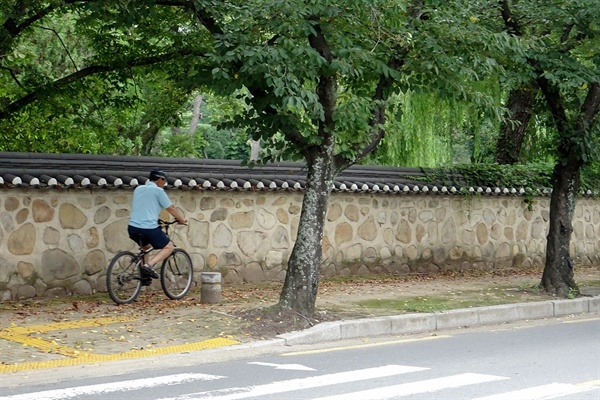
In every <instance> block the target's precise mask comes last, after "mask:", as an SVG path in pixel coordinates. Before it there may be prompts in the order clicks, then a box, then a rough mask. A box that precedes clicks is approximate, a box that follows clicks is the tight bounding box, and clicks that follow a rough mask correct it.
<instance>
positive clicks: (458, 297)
mask: <svg viewBox="0 0 600 400" xmlns="http://www.w3.org/2000/svg"><path fill="white" fill-rule="evenodd" d="M549 298H552V297H551V296H548V295H546V294H544V293H543V292H541V291H540V290H539V289H538V288H537V287H529V288H514V287H495V288H487V289H483V290H465V291H461V292H448V293H443V294H437V295H433V296H427V297H424V296H417V297H398V298H395V299H369V300H362V301H359V302H356V303H355V304H356V305H358V306H360V307H362V308H366V309H371V310H378V311H379V312H382V311H389V312H396V313H397V312H429V313H430V312H439V311H445V310H453V309H457V308H470V307H484V306H495V305H500V304H511V303H521V302H528V301H542V300H548V299H549Z"/></svg>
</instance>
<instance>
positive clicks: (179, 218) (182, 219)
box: [166, 204, 187, 224]
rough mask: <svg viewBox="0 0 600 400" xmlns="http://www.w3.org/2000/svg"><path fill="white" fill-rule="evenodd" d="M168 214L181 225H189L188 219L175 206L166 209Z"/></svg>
mask: <svg viewBox="0 0 600 400" xmlns="http://www.w3.org/2000/svg"><path fill="white" fill-rule="evenodd" d="M166 210H167V212H168V213H169V214H171V215H172V216H173V217H174V218H175V219H176V220H177V222H179V223H180V224H185V223H187V219H186V218H185V217H184V216H183V214H182V213H180V212H179V210H178V209H177V208H175V205H173V204H171V205H170V206H169V207H167V208H166Z"/></svg>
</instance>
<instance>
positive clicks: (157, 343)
mask: <svg viewBox="0 0 600 400" xmlns="http://www.w3.org/2000/svg"><path fill="white" fill-rule="evenodd" d="M540 278H541V271H519V272H515V271H505V272H502V273H481V272H479V273H477V272H470V273H464V274H447V275H415V276H362V277H358V276H356V277H340V278H336V279H329V280H325V281H323V282H321V284H320V287H319V294H318V297H317V310H318V312H317V313H316V314H315V316H314V317H312V318H306V317H304V316H301V315H298V314H296V313H289V312H288V313H278V312H272V309H271V306H273V305H275V304H276V303H277V300H278V297H279V293H280V290H281V284H280V283H261V284H245V285H226V286H223V288H222V303H221V304H202V303H201V302H200V298H199V297H200V294H199V291H194V292H191V293H190V294H189V295H188V296H187V297H186V298H185V299H183V300H181V301H171V300H168V299H167V298H166V296H165V295H164V294H163V293H162V292H161V291H160V288H148V289H149V290H145V291H144V292H143V293H142V294H141V295H140V297H139V299H138V301H137V302H136V303H134V304H131V305H125V306H117V305H115V304H113V303H112V301H111V300H110V298H109V297H108V295H107V294H105V293H100V294H97V295H94V296H91V297H68V298H57V299H35V300H28V301H20V302H8V303H0V317H1V318H0V333H1V331H2V330H3V329H4V330H6V329H7V328H14V327H31V326H34V327H35V326H39V327H42V326H43V325H44V324H50V323H53V324H56V323H65V324H66V325H68V324H72V323H73V322H74V321H85V320H89V319H94V318H105V319H110V318H112V319H118V320H119V321H120V322H119V323H114V324H112V325H106V326H100V327H89V326H87V327H86V326H82V327H79V326H76V327H73V326H70V327H69V329H66V328H65V329H58V330H57V329H55V330H53V331H49V330H45V329H44V328H43V327H42V328H39V329H37V330H33V331H32V332H29V333H28V334H29V335H32V336H34V337H37V338H39V339H41V340H45V341H50V342H52V343H55V344H56V343H57V344H60V345H63V346H66V347H69V348H75V349H78V350H81V351H90V352H94V353H101V354H106V353H111V352H116V351H121V352H122V351H129V350H139V349H149V348H153V347H154V348H156V347H161V346H167V345H176V344H182V343H190V342H194V341H198V340H204V339H210V338H232V339H234V340H236V341H239V342H249V341H255V340H260V339H266V338H272V337H274V336H276V335H278V334H281V333H284V332H289V331H293V330H299V329H304V328H307V327H310V326H312V325H314V324H317V323H319V322H323V321H331V320H339V319H353V318H364V317H370V316H381V315H394V314H402V313H407V312H433V311H442V310H446V309H454V308H466V307H474V306H486V305H495V304H506V303H517V302H525V301H540V300H545V299H551V298H552V297H551V296H548V295H546V294H544V293H542V292H540V290H539V289H537V285H538V284H539V281H540ZM576 281H577V282H578V284H579V285H580V288H581V289H582V291H583V293H584V294H586V293H587V294H591V295H599V294H600V266H595V267H586V268H578V269H577V270H576ZM53 326H55V325H53ZM2 346H3V347H2V358H3V359H4V358H5V356H6V361H5V360H2V362H6V363H18V362H24V361H31V360H30V359H28V357H36V355H35V353H31V354H28V353H27V352H26V351H25V352H24V350H23V349H22V348H19V349H17V347H16V346H19V345H18V344H11V343H8V342H7V344H3V345H2ZM11 346H15V348H14V349H13V347H11ZM21 347H22V346H21ZM13 350H14V351H13Z"/></svg>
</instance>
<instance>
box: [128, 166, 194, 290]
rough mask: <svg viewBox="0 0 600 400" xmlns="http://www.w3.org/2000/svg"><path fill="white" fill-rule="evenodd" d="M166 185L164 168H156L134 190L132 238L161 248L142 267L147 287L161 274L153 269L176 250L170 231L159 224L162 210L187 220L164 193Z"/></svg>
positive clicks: (145, 245)
mask: <svg viewBox="0 0 600 400" xmlns="http://www.w3.org/2000/svg"><path fill="white" fill-rule="evenodd" d="M166 184H167V176H166V175H165V173H164V172H163V171H161V170H153V171H151V172H150V177H149V180H148V181H147V182H146V184H145V185H142V186H138V187H137V188H135V190H134V191H133V201H132V204H131V216H130V217H129V225H128V226H127V232H128V233H129V237H130V238H131V239H132V240H133V241H135V242H136V243H138V244H139V245H140V246H141V247H142V248H143V249H144V250H148V249H149V248H150V247H152V248H155V249H160V251H159V252H158V253H156V254H155V255H154V256H153V257H152V258H151V259H150V260H147V261H146V263H145V264H144V266H143V267H142V276H141V281H142V284H143V285H145V286H149V285H150V284H151V283H152V278H154V279H157V278H158V274H157V273H156V272H155V271H154V269H153V268H154V266H155V265H156V264H157V263H160V262H161V261H163V260H164V259H166V258H167V257H169V256H170V255H171V253H172V252H173V249H174V246H173V243H172V242H171V241H170V239H169V237H168V236H167V234H166V233H165V232H163V230H162V229H161V228H160V227H159V226H158V219H159V216H160V212H161V211H162V209H163V208H164V209H166V211H167V212H168V213H169V214H171V215H172V216H173V217H174V218H175V219H176V220H177V222H178V223H179V224H185V223H187V219H186V218H185V217H184V216H183V214H181V213H180V212H179V210H177V208H175V206H174V205H173V203H172V202H171V200H170V199H169V196H167V194H166V193H165V191H164V189H163V187H164V186H166Z"/></svg>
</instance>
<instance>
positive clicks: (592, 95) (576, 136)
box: [537, 74, 600, 297]
mask: <svg viewBox="0 0 600 400" xmlns="http://www.w3.org/2000/svg"><path fill="white" fill-rule="evenodd" d="M537 81H538V83H539V86H540V89H541V90H542V93H543V94H544V97H545V98H546V101H547V103H548V106H549V108H550V110H551V111H552V116H553V118H554V121H555V124H556V128H557V130H558V132H559V134H560V136H561V138H562V140H561V143H560V144H559V146H558V156H559V158H558V162H557V163H556V166H555V167H554V172H553V174H552V197H551V200H550V222H549V231H548V240H547V244H546V265H545V267H544V273H543V275H542V282H541V285H542V287H543V288H544V289H545V290H547V291H548V292H550V293H554V294H556V295H558V296H561V297H567V296H568V295H571V294H572V295H578V294H579V288H578V287H577V285H576V284H575V280H574V277H573V260H572V259H571V254H570V244H571V233H572V232H573V226H572V225H571V221H572V220H573V211H574V210H575V196H576V195H577V192H578V190H579V185H580V171H581V167H582V166H583V165H584V163H585V160H586V159H589V158H588V157H586V153H587V152H588V151H589V149H586V148H585V146H582V145H581V144H582V143H586V142H591V135H592V130H593V129H594V128H593V127H594V119H595V117H596V114H597V113H598V108H599V107H600V82H593V83H592V84H591V85H590V87H589V89H588V94H587V96H586V98H585V100H584V102H583V104H582V106H581V109H580V113H579V115H578V116H577V118H576V120H574V121H573V122H572V123H571V124H570V125H569V123H568V120H567V113H566V112H565V109H564V107H563V106H562V98H561V96H560V92H559V90H558V88H556V87H554V86H552V85H550V84H549V82H548V81H547V80H546V79H545V78H544V77H543V75H542V74H540V77H539V78H538V79H537Z"/></svg>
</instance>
